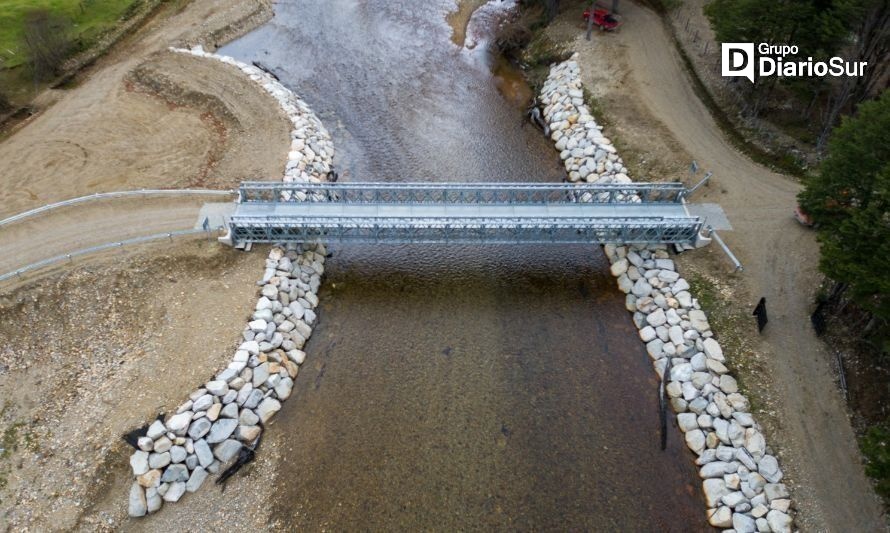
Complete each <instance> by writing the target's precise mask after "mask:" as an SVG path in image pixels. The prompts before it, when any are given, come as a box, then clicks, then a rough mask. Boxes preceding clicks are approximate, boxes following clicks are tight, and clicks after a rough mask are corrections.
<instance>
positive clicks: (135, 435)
mask: <svg viewBox="0 0 890 533" xmlns="http://www.w3.org/2000/svg"><path fill="white" fill-rule="evenodd" d="M157 420H160V421H161V422H163V421H164V415H162V414H160V415H158V418H157ZM149 426H151V424H147V425H145V426H142V427H141V428H136V429H134V430H133V431H130V432H127V433H124V434H123V439H124V441H126V443H127V444H129V445H130V446H132V447H134V448H136V449H137V450H138V449H139V437H144V436H146V435H147V434H148V428H149Z"/></svg>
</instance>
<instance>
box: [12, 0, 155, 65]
mask: <svg viewBox="0 0 890 533" xmlns="http://www.w3.org/2000/svg"><path fill="white" fill-rule="evenodd" d="M141 3H142V2H141V0H0V58H2V60H3V63H2V65H3V68H15V67H18V66H20V65H22V64H24V63H26V62H27V60H28V48H27V46H26V44H25V42H24V40H25V20H26V18H27V16H28V14H29V13H32V12H35V11H45V12H47V13H49V14H51V15H52V16H54V17H58V18H60V19H64V20H66V21H68V22H69V23H70V25H71V29H72V33H73V35H71V36H70V37H71V39H72V40H73V42H74V43H75V45H76V46H77V48H79V49H84V48H87V47H89V46H90V45H91V44H93V43H94V42H95V40H96V39H97V38H98V37H99V36H100V35H102V33H104V32H106V31H108V30H109V29H111V28H113V27H114V26H115V24H116V23H117V22H118V21H119V20H120V19H122V18H126V16H128V15H131V14H132V13H133V10H134V9H135V8H137V7H138V6H139V4H141Z"/></svg>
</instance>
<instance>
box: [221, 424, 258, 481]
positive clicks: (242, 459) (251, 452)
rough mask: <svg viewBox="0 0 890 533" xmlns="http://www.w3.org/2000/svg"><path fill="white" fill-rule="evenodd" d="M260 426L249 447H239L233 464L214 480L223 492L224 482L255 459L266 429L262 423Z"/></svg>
mask: <svg viewBox="0 0 890 533" xmlns="http://www.w3.org/2000/svg"><path fill="white" fill-rule="evenodd" d="M259 426H260V430H261V431H260V435H259V436H258V437H257V438H256V440H255V441H253V444H252V445H251V446H245V445H244V444H242V445H241V449H240V450H238V458H237V459H235V462H234V463H232V466H230V467H228V468H226V469H225V471H224V472H223V473H222V474H220V476H219V479H217V480H216V484H217V485H222V486H223V490H225V488H226V485H225V484H226V481H228V480H229V478H230V477H232V476H234V475H235V473H236V472H238V470H241V467H242V466H244V465H246V464H247V463H249V462H251V461H253V460H254V459H255V458H256V451H257V448H259V447H260V441H261V440H262V439H263V433H264V432H265V431H266V428H264V427H263V423H262V422H260V423H259Z"/></svg>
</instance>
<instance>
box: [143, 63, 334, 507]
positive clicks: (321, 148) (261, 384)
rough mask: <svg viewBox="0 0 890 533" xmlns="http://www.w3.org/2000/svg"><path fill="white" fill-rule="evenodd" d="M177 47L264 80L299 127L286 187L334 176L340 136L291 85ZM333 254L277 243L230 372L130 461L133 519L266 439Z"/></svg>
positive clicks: (153, 432)
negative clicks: (265, 429)
mask: <svg viewBox="0 0 890 533" xmlns="http://www.w3.org/2000/svg"><path fill="white" fill-rule="evenodd" d="M171 50H173V51H174V52H177V53H188V54H192V55H195V56H199V57H206V58H209V59H213V60H218V61H221V62H223V63H226V64H228V65H231V66H232V67H233V68H238V69H239V70H241V71H242V72H243V73H244V74H246V75H247V76H249V77H250V78H251V79H252V80H253V81H255V82H256V83H258V84H259V85H260V86H261V87H262V88H263V89H265V90H266V92H268V93H269V94H270V95H271V96H272V97H273V98H275V100H276V101H277V102H278V103H279V105H280V106H281V109H282V111H284V113H285V115H286V116H287V118H288V120H290V122H291V123H292V125H293V129H292V131H291V149H290V152H289V153H288V157H287V165H286V168H285V174H284V178H283V179H284V181H287V182H320V181H323V180H325V179H326V178H327V176H328V173H329V172H330V171H331V168H332V164H333V155H334V151H333V146H332V143H331V138H330V135H329V134H328V132H327V130H325V128H324V126H323V125H322V123H321V121H319V120H318V118H317V117H316V116H315V115H314V114H313V113H312V111H311V110H310V109H309V107H308V106H307V105H306V104H305V103H304V102H303V101H302V100H301V99H299V98H298V97H296V96H295V95H294V94H293V93H292V92H291V91H290V90H289V89H287V88H286V87H284V86H283V85H281V84H280V83H279V82H278V81H277V80H275V79H274V78H273V77H272V76H270V75H269V74H267V73H266V72H263V71H262V70H260V69H258V68H256V67H254V66H252V65H247V64H245V63H241V62H239V61H237V60H235V59H233V58H230V57H227V56H220V55H216V54H210V53H205V52H204V51H203V50H202V49H201V48H200V47H198V48H194V49H191V50H184V49H171ZM304 199H306V198H305V196H301V197H299V198H294V200H304ZM325 253H326V252H325V248H324V246H323V245H321V244H314V245H288V246H287V247H285V248H281V247H274V248H273V249H272V251H271V252H270V253H269V257H268V258H267V259H266V265H265V267H266V268H265V272H264V274H263V278H262V280H261V281H260V283H259V285H260V286H261V289H260V296H259V299H258V301H257V304H256V308H255V309H254V311H253V312H252V314H251V316H250V320H249V322H248V324H247V326H246V327H245V329H244V332H243V333H242V337H243V338H242V342H241V344H240V345H239V346H238V348H237V349H236V350H235V353H234V355H233V357H232V360H231V361H230V362H229V363H228V366H226V367H225V368H224V369H222V370H221V371H220V372H218V373H217V374H216V376H215V377H214V379H212V380H210V381H208V382H207V383H204V384H203V385H202V386H200V387H199V388H197V389H196V390H194V391H193V392H192V393H191V394H190V395H189V397H188V400H186V401H185V403H183V404H182V405H181V406H179V408H178V409H177V410H176V412H175V413H173V414H172V415H170V416H168V417H167V418H166V420H164V421H160V420H157V421H155V422H154V423H153V424H151V425H150V426H149V427H148V432H147V434H146V435H145V436H143V437H141V438H139V440H138V448H139V449H138V450H137V451H136V452H135V453H133V455H132V456H131V457H130V466H131V467H132V470H133V475H134V476H135V478H136V480H135V481H134V482H133V484H132V485H131V487H130V495H129V505H128V510H129V514H130V516H144V515H146V514H147V513H152V512H155V511H157V510H158V509H160V508H161V506H162V505H163V502H176V501H179V500H180V499H181V498H182V497H183V495H184V494H185V493H186V492H195V491H196V490H198V489H199V488H200V487H201V485H202V484H203V483H204V481H205V480H206V479H207V477H208V475H210V474H216V473H217V472H219V471H220V469H221V468H223V467H224V466H225V465H226V463H229V462H230V461H232V460H233V459H235V458H236V457H237V456H238V454H239V453H240V452H241V450H242V448H243V447H248V448H250V447H253V446H255V444H256V443H257V442H258V439H259V438H260V435H261V433H262V431H263V423H265V422H267V421H268V420H269V419H270V418H271V417H272V416H273V415H274V414H275V413H276V412H278V410H280V409H281V402H283V401H284V400H286V399H287V398H288V397H289V396H290V394H291V390H292V388H293V385H294V379H296V377H297V375H298V374H299V371H300V365H301V364H303V361H304V360H305V358H306V354H305V352H303V351H302V348H303V345H304V344H305V343H306V341H307V340H308V339H309V336H310V335H311V334H312V327H313V325H314V324H315V321H316V314H315V308H316V307H317V306H318V296H317V294H318V289H319V286H320V285H321V277H322V275H323V274H324V261H325Z"/></svg>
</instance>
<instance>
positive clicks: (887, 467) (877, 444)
mask: <svg viewBox="0 0 890 533" xmlns="http://www.w3.org/2000/svg"><path fill="white" fill-rule="evenodd" d="M859 447H860V449H861V450H862V455H863V456H865V473H866V474H868V475H869V477H871V478H872V479H874V480H875V491H876V492H877V493H878V494H880V495H881V496H882V497H883V498H890V429H888V428H887V426H884V425H878V426H872V427H871V428H869V429H868V431H866V432H865V435H863V436H862V438H861V439H859Z"/></svg>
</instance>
